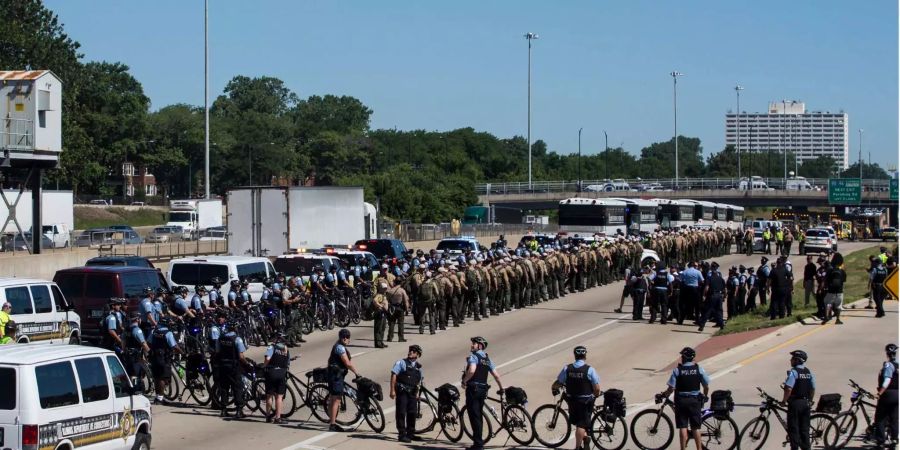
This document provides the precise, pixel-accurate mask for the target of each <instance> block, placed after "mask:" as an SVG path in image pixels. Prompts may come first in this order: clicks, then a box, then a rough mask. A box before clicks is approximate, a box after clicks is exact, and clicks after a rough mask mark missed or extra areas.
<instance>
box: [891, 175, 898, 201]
mask: <svg viewBox="0 0 900 450" xmlns="http://www.w3.org/2000/svg"><path fill="white" fill-rule="evenodd" d="M891 200H893V201H897V179H896V178H894V179H893V180H891Z"/></svg>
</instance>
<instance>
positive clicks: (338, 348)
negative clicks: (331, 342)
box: [334, 344, 347, 356]
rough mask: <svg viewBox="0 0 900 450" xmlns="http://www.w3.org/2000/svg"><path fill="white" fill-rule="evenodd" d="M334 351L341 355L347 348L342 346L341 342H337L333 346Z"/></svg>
mask: <svg viewBox="0 0 900 450" xmlns="http://www.w3.org/2000/svg"><path fill="white" fill-rule="evenodd" d="M334 353H336V354H337V355H338V356H341V355H343V354H345V353H347V349H346V348H344V345H343V344H337V345H335V346H334Z"/></svg>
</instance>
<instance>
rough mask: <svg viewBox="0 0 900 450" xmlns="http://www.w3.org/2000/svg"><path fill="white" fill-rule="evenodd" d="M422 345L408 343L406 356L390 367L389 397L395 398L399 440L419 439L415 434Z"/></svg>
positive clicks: (420, 381) (420, 380) (421, 377)
mask: <svg viewBox="0 0 900 450" xmlns="http://www.w3.org/2000/svg"><path fill="white" fill-rule="evenodd" d="M421 357H422V347H419V346H418V345H410V346H409V352H407V354H406V358H403V359H401V360H399V361H397V362H396V363H394V367H393V368H391V398H393V399H396V401H397V402H396V420H397V436H398V440H399V441H400V442H411V441H420V440H422V438H420V437H418V436H416V435H415V430H416V414H417V413H418V411H417V409H418V408H417V407H418V403H417V402H418V400H417V399H418V398H419V395H418V392H419V385H421V384H422V379H423V378H424V376H423V374H422V364H421V363H419V358H421Z"/></svg>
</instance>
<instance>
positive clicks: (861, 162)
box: [859, 128, 865, 182]
mask: <svg viewBox="0 0 900 450" xmlns="http://www.w3.org/2000/svg"><path fill="white" fill-rule="evenodd" d="M863 131H865V130H863V129H862V128H860V129H859V180H860V182H862V176H863V173H862V165H863V159H862V135H863Z"/></svg>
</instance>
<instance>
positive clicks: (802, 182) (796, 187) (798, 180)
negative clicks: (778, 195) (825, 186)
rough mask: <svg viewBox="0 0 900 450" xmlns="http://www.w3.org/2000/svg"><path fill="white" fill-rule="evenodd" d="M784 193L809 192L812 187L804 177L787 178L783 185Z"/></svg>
mask: <svg viewBox="0 0 900 450" xmlns="http://www.w3.org/2000/svg"><path fill="white" fill-rule="evenodd" d="M784 190H786V191H811V190H813V187H812V185H811V184H809V181H806V178H804V177H794V178H788V179H787V181H786V182H785V184H784Z"/></svg>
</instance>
